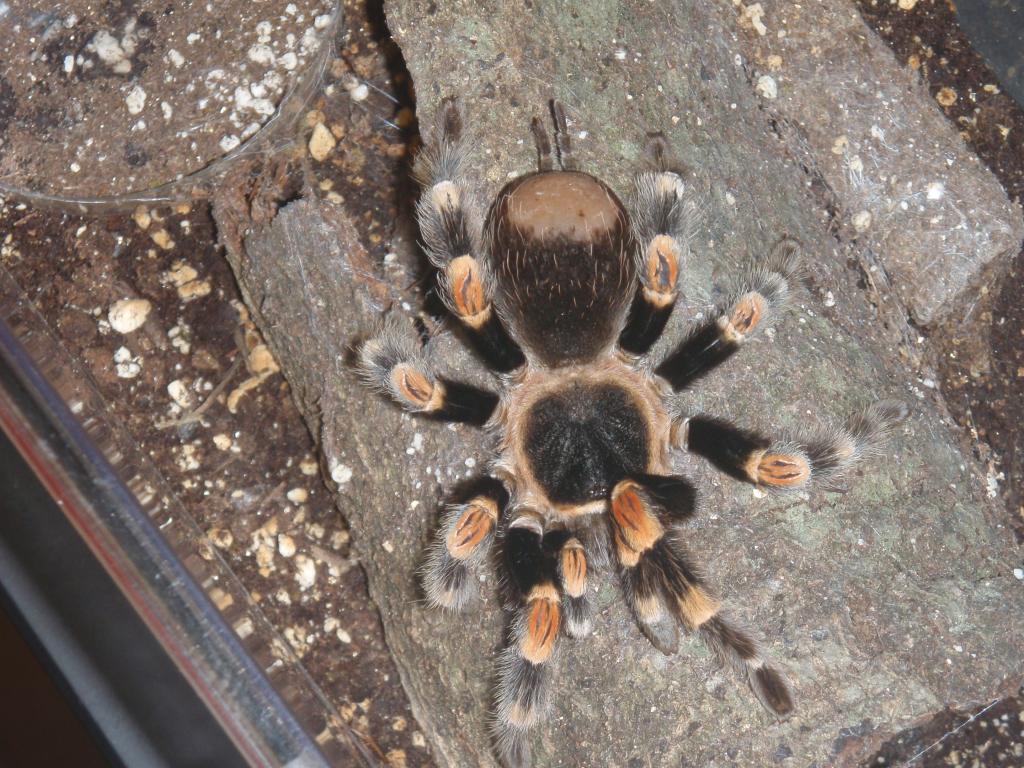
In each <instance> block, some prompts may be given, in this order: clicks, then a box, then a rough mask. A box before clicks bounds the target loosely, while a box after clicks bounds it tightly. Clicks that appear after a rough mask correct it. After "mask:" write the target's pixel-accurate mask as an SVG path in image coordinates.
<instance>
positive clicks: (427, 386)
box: [358, 322, 498, 426]
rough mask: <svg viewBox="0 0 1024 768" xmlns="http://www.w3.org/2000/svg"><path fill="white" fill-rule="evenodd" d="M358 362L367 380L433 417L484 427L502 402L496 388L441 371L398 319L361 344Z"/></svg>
mask: <svg viewBox="0 0 1024 768" xmlns="http://www.w3.org/2000/svg"><path fill="white" fill-rule="evenodd" d="M358 367H359V372H360V374H361V375H362V377H363V380H364V381H365V382H366V383H367V384H369V385H370V386H372V387H374V388H375V389H378V390H380V391H381V392H383V393H384V394H386V395H388V396H389V397H391V398H392V399H393V400H394V401H395V402H397V403H398V404H399V405H401V406H402V407H403V408H405V409H406V410H408V411H411V412H413V413H417V414H420V415H423V416H427V417H429V418H433V419H439V420H441V421H458V422H464V423H467V424H475V425H477V426H483V425H484V424H486V423H487V421H488V420H489V419H490V418H491V415H492V414H493V413H494V409H495V408H497V407H498V396H497V395H496V394H494V393H493V392H488V391H487V390H484V389H479V388H478V387H474V386H471V385H469V384H463V383H461V382H458V381H452V380H451V379H446V378H442V377H439V376H436V375H435V374H434V373H433V371H432V370H431V368H430V365H429V364H428V363H427V360H426V357H425V356H424V354H423V349H422V347H420V345H419V343H418V341H417V340H416V339H414V338H413V337H412V334H411V333H410V332H409V331H408V330H407V329H405V328H402V326H401V325H399V324H398V323H397V322H391V323H388V324H387V325H386V326H385V327H384V328H383V329H382V330H381V332H380V333H379V334H378V335H377V336H376V337H375V338H372V339H369V340H368V341H365V342H364V343H363V344H362V345H361V346H360V348H359V350H358Z"/></svg>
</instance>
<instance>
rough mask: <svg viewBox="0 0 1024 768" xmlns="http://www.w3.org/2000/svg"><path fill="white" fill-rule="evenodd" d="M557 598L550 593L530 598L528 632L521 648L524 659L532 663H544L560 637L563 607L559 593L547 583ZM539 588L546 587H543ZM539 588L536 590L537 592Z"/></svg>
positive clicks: (527, 619)
mask: <svg viewBox="0 0 1024 768" xmlns="http://www.w3.org/2000/svg"><path fill="white" fill-rule="evenodd" d="M546 587H548V588H549V589H550V591H551V592H553V593H554V595H555V598H556V599H554V600H552V599H551V598H550V595H548V594H546V591H545V594H544V595H543V596H539V595H538V596H536V597H533V596H531V599H530V600H529V603H528V605H529V615H528V616H527V618H526V634H525V635H524V636H523V639H522V643H521V644H520V647H519V650H520V652H521V653H522V656H523V658H524V659H526V660H527V661H529V662H530V663H531V664H543V663H544V662H545V661H547V660H548V659H549V658H551V653H552V652H553V651H554V649H555V640H556V639H557V638H558V627H559V623H560V621H561V609H560V608H559V605H558V601H557V596H558V593H557V592H556V591H555V589H554V587H551V585H546ZM539 589H544V588H543V587H541V588H539ZM537 592H538V590H535V591H534V594H537Z"/></svg>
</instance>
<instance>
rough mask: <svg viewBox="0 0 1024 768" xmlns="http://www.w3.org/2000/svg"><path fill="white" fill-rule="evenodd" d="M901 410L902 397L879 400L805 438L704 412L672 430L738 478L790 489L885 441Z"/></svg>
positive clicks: (841, 467) (829, 474)
mask: <svg viewBox="0 0 1024 768" xmlns="http://www.w3.org/2000/svg"><path fill="white" fill-rule="evenodd" d="M906 415H907V407H906V406H905V405H904V404H903V403H900V402H895V401H887V400H883V401H880V402H877V403H874V404H873V405H871V406H869V407H868V408H866V409H864V410H863V411H861V412H860V413H858V414H857V415H855V416H854V417H853V418H852V419H850V421H849V422H848V424H847V425H846V427H844V428H840V429H832V430H828V431H824V432H821V433H820V434H818V435H816V436H814V437H812V438H811V439H809V440H808V441H806V442H793V441H780V442H775V441H773V440H771V439H769V438H767V437H765V436H763V435H760V434H758V433H757V432H752V431H749V430H746V429H741V428H739V427H736V426H733V425H732V424H729V423H728V422H726V421H723V420H721V419H714V418H710V417H707V416H695V417H692V418H688V419H684V420H682V421H681V422H679V423H678V428H676V429H674V430H673V432H674V434H676V436H677V437H676V440H677V441H678V442H679V444H680V447H682V448H686V449H687V450H689V451H691V452H693V453H696V454H697V455H698V456H703V457H704V458H705V459H707V460H708V461H710V462H711V463H712V464H714V465H715V466H716V467H717V468H718V469H720V470H721V471H722V472H725V473H726V474H728V475H731V476H733V477H735V478H737V479H738V480H744V481H746V482H749V483H753V484H755V485H758V486H762V487H768V488H777V489H789V488H799V487H802V486H804V485H806V484H807V483H808V482H810V481H811V480H815V481H820V480H827V479H831V478H834V477H836V476H838V475H840V474H842V473H843V472H845V471H846V470H847V469H849V468H850V467H851V466H852V465H853V464H855V463H856V462H857V461H858V460H859V459H861V458H862V457H863V456H864V455H865V454H869V453H870V452H871V451H872V450H874V449H876V448H877V447H878V446H879V445H880V444H881V443H882V442H884V440H885V438H886V437H887V436H888V435H889V433H890V432H891V431H892V429H893V427H895V426H896V424H898V423H899V422H900V421H902V420H903V419H904V418H905V417H906Z"/></svg>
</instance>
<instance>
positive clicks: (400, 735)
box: [0, 0, 1024, 766]
mask: <svg viewBox="0 0 1024 768" xmlns="http://www.w3.org/2000/svg"><path fill="white" fill-rule="evenodd" d="M236 4H237V5H238V7H239V8H240V9H241V8H242V6H248V4H247V3H237V2H236ZM903 5H911V6H913V8H912V9H911V10H903V9H902V6H903ZM860 6H861V10H862V12H863V14H864V16H865V18H866V19H867V20H868V21H869V23H870V24H871V25H872V26H873V27H874V28H875V29H876V30H877V31H878V32H879V33H880V34H881V35H882V36H883V37H884V38H885V39H886V40H887V41H889V43H890V44H891V45H892V47H893V49H894V51H895V53H896V55H897V56H898V58H899V59H900V60H901V61H904V62H906V64H907V66H908V67H911V68H913V69H915V70H918V71H919V72H920V73H921V76H922V77H923V78H925V80H926V81H927V83H928V84H929V87H930V89H931V92H932V93H933V94H934V95H935V98H936V100H937V101H938V103H939V104H940V105H942V107H943V109H944V110H945V112H946V114H947V116H948V117H949V119H950V120H951V121H953V122H954V123H955V124H956V125H957V128H958V130H960V131H961V134H962V135H963V137H964V139H965V141H967V142H968V143H969V144H970V145H971V146H972V147H973V148H974V149H975V151H976V152H977V153H978V154H979V155H980V156H981V157H982V159H983V160H984V161H985V163H986V164H987V165H988V166H989V167H990V168H991V169H992V171H993V172H994V173H995V174H996V175H997V176H998V177H999V179H1000V180H1001V181H1002V183H1003V184H1004V186H1005V187H1006V189H1007V192H1008V193H1009V195H1010V196H1011V198H1013V199H1015V200H1017V201H1020V200H1021V197H1022V193H1024V144H1022V142H1021V136H1024V112H1022V110H1021V109H1020V108H1019V107H1018V106H1017V105H1015V104H1014V102H1013V101H1012V100H1011V99H1010V98H1009V97H1008V96H1006V95H1005V94H1003V93H1002V92H1001V91H1000V88H999V86H998V84H997V82H996V80H995V78H994V77H993V76H992V74H991V72H989V70H988V69H987V67H985V65H984V63H983V62H982V61H981V60H980V59H979V58H978V57H977V55H976V54H974V53H973V51H972V50H971V48H970V46H969V44H968V43H967V41H966V39H965V38H964V37H963V36H962V34H961V33H960V32H959V28H958V26H957V25H956V23H955V17H954V16H953V12H952V10H951V8H950V7H949V5H948V4H947V3H945V2H941V1H939V2H919V3H916V4H913V3H909V4H904V3H900V4H899V5H897V4H895V3H890V2H888V1H887V0H885V1H883V0H875V1H872V0H862V1H861V2H860ZM346 11H347V13H348V15H349V22H348V27H349V30H350V31H349V34H348V35H347V36H346V37H345V38H344V43H343V45H342V48H341V50H340V52H339V55H338V57H337V58H336V59H335V60H334V61H332V62H330V64H329V67H328V73H327V81H326V86H327V87H326V90H325V91H324V92H323V94H322V95H321V97H320V98H319V99H318V100H317V101H316V102H315V103H312V104H311V105H310V106H309V109H308V110H307V113H306V121H305V123H304V125H303V126H302V128H301V130H302V132H303V133H302V136H303V140H302V144H301V150H302V151H303V152H304V153H305V154H306V158H305V163H306V165H307V167H308V171H309V176H310V178H315V179H316V180H317V182H316V186H317V188H318V192H319V194H324V195H337V196H339V197H341V198H342V199H344V200H345V201H346V203H347V204H348V205H349V207H350V209H351V210H352V212H353V216H354V218H355V219H356V221H357V224H358V225H359V226H360V228H361V231H362V234H363V236H364V243H365V245H366V247H367V249H368V250H369V251H370V254H371V256H372V257H374V258H378V259H381V260H383V259H384V258H385V256H386V253H387V249H388V241H389V227H390V222H391V221H392V220H393V218H394V213H395V207H396V197H397V195H396V193H395V190H396V189H397V188H398V187H399V186H400V184H399V178H400V177H401V173H402V172H403V170H402V169H403V168H404V167H405V163H406V159H407V156H408V152H409V150H410V148H411V147H412V146H413V144H414V143H415V137H414V135H413V134H412V132H411V130H410V127H411V126H412V124H413V122H414V121H413V118H412V113H411V111H410V110H409V108H408V107H404V106H403V102H404V101H405V100H407V99H404V98H403V97H402V96H401V95H400V94H402V93H403V92H404V90H405V89H406V88H407V86H408V83H407V82H402V81H401V72H400V64H399V63H398V62H400V57H399V56H398V54H397V52H396V51H395V50H394V49H393V48H390V47H389V46H388V44H387V43H386V39H385V32H384V30H383V27H382V26H381V25H382V19H381V16H380V12H379V11H374V12H371V13H369V14H368V13H367V11H366V9H365V8H364V7H363V6H362V5H361V4H359V3H356V2H352V3H350V4H348V7H347V8H346ZM229 16H230V14H229V13H227V12H226V11H225V12H224V13H223V17H224V18H227V17H229ZM229 54H230V51H229V50H228V49H225V55H229ZM63 61H64V59H63V58H61V66H64V64H63ZM4 88H5V85H4V81H3V80H0V131H2V129H3V125H4V115H5V114H6V112H9V111H10V110H5V107H4V99H5V98H8V99H9V98H10V96H6V97H5V95H4V94H5V90H4ZM377 88H380V89H381V90H382V91H387V92H388V94H396V95H397V101H394V100H393V97H392V96H391V95H386V94H382V93H380V92H378V91H377V90H376V89H377ZM410 98H411V97H410ZM123 129H124V131H123V133H122V134H117V135H116V140H117V142H118V143H119V144H124V145H128V144H129V143H130V142H131V140H132V134H131V129H130V126H129V125H128V124H127V123H126V124H125V125H124V126H123ZM171 149H173V148H171ZM171 149H168V151H171ZM5 151H6V152H8V153H11V152H16V149H14V148H12V147H11V146H8V147H7V148H6V149H5ZM210 151H211V152H212V151H213V150H212V149H211V150H210ZM123 159H124V161H125V162H126V163H127V164H128V165H129V166H131V167H132V168H138V167H140V166H138V165H137V164H136V163H135V162H133V161H132V158H131V157H129V156H128V155H125V157H124V158H123ZM118 162H120V159H119V160H118ZM124 170H125V172H126V173H127V172H129V170H130V169H128V168H126V169H124ZM131 172H135V171H131ZM216 235H217V233H216V231H215V229H214V226H213V223H212V219H211V216H210V214H209V210H208V208H207V207H206V206H205V205H204V204H203V203H194V204H192V205H190V206H178V207H172V208H160V207H141V208H133V209H130V210H127V211H123V212H111V213H108V214H104V215H94V216H77V215H69V214H66V213H63V212H60V211H55V210H47V209H42V208H32V207H29V206H26V205H24V204H20V203H19V202H17V201H16V200H13V199H9V200H7V201H6V202H5V203H4V204H3V206H2V207H0V265H2V266H3V267H4V268H6V269H8V270H10V271H11V273H12V274H13V275H14V276H15V277H16V279H17V280H18V281H19V283H20V284H21V285H22V286H23V288H24V289H25V290H26V292H27V293H28V296H29V298H30V299H31V301H32V302H33V303H34V304H35V306H36V307H37V308H38V309H39V311H40V312H41V313H42V314H43V315H44V316H45V317H46V319H47V321H48V322H49V324H50V326H51V328H52V329H54V331H55V332H56V334H57V335H58V336H59V338H60V339H61V341H62V342H63V343H64V344H65V345H66V346H67V348H68V349H69V350H70V351H71V352H72V353H74V354H76V355H78V356H79V357H81V359H82V360H84V361H85V362H86V363H87V365H88V369H89V371H90V372H91V374H92V375H93V377H94V378H95V379H96V381H97V383H98V384H99V387H100V390H101V392H102V394H103V395H104V397H105V398H106V399H107V401H108V402H109V403H110V404H111V407H112V408H113V410H114V412H115V414H116V416H117V418H119V419H120V420H121V421H122V423H123V424H124V425H125V426H126V428H127V429H128V430H129V431H130V433H131V435H132V436H133V438H134V439H135V440H136V441H137V443H138V444H139V446H140V449H141V450H143V451H145V452H146V453H147V454H148V455H149V456H150V458H151V459H152V460H153V462H154V463H155V464H156V465H157V467H158V468H159V469H160V470H161V472H162V473H163V474H164V475H165V477H167V478H169V479H170V480H171V483H172V485H173V486H174V487H175V489H176V490H177V492H178V494H179V495H180V497H181V499H182V500H183V501H184V502H185V503H186V504H187V506H188V508H189V510H190V511H191V513H192V515H193V516H194V517H195V519H196V520H197V522H198V523H199V525H200V527H201V528H202V530H203V531H205V532H206V534H207V537H208V539H209V542H210V543H211V544H212V545H213V546H214V547H216V548H217V549H219V550H220V551H221V554H222V555H223V556H224V557H225V558H226V560H227V562H228V563H229V565H230V566H231V568H232V569H233V570H234V571H235V572H236V573H237V574H238V575H239V577H240V578H241V579H242V581H243V582H244V584H245V586H246V587H247V589H248V590H249V591H250V592H251V593H252V595H253V597H254V599H255V600H256V602H257V603H258V605H259V606H260V607H261V609H262V610H263V611H264V612H265V613H266V614H267V616H268V617H269V618H270V620H271V621H272V622H273V624H274V626H275V627H276V628H277V629H278V631H279V632H280V633H281V634H282V636H283V637H284V638H285V639H286V641H287V642H288V643H289V644H290V645H291V647H292V650H293V651H294V652H295V653H296V654H297V655H298V656H299V657H300V658H301V659H302V662H303V664H304V666H305V667H306V668H307V669H308V670H309V672H310V674H311V675H312V676H313V678H314V679H315V680H316V681H317V683H318V684H319V686H320V687H321V688H322V690H323V691H324V692H325V693H326V694H327V696H328V698H329V700H330V702H331V703H332V705H333V706H334V707H336V708H337V710H338V711H339V712H340V713H341V714H342V716H343V717H344V718H345V719H346V720H347V721H348V722H349V723H350V724H351V725H352V726H353V727H354V728H355V729H356V731H357V732H358V733H359V734H361V735H362V737H363V738H364V739H365V741H366V743H367V744H368V745H370V747H371V749H372V750H373V751H374V752H376V754H377V755H378V756H379V757H380V759H381V761H382V762H384V763H386V764H388V765H392V766H427V765H432V764H433V761H432V759H431V756H430V753H429V750H428V748H427V746H426V742H425V739H424V736H423V734H422V733H421V732H420V731H419V730H418V728H417V724H416V722H415V720H414V718H413V716H412V714H411V712H410V710H409V705H408V702H407V700H406V697H405V694H404V691H403V690H402V687H401V684H400V681H399V680H398V676H397V671H396V668H395V666H394V664H393V662H392V660H391V658H390V656H389V654H388V650H387V646H386V644H385V641H384V637H383V633H382V630H381V627H380V622H379V618H378V616H377V613H376V608H375V606H374V605H373V603H372V602H371V600H370V598H369V595H368V593H367V589H366V583H365V578H364V576H363V573H362V570H361V569H360V567H359V565H358V563H357V562H355V561H354V560H353V559H352V558H351V556H350V553H349V541H348V535H347V532H346V529H345V527H344V523H343V521H342V520H341V518H340V516H339V515H338V512H337V510H336V509H335V507H334V506H333V503H332V501H331V498H330V495H329V493H328V492H327V490H326V488H325V487H324V485H323V484H322V482H321V480H320V476H319V465H318V463H317V460H316V457H315V456H314V455H313V453H312V451H313V446H312V442H311V440H310V437H309V435H308V433H307V432H306V428H305V425H304V423H303V421H302V419H301V417H300V415H299V413H298V411H297V409H296V407H295V406H294V404H293V403H292V400H291V398H290V395H289V392H288V385H287V383H286V382H285V381H284V380H283V378H282V377H281V376H280V374H279V373H277V372H276V365H275V364H274V361H273V359H272V358H270V357H269V355H267V354H266V350H265V348H263V347H262V341H261V339H260V337H259V334H258V331H256V329H255V328H254V327H253V326H252V324H251V322H250V321H249V319H248V314H247V312H246V311H245V309H244V306H243V305H242V303H241V297H240V296H239V293H238V289H237V287H236V285H235V282H234V279H233V277H232V275H231V273H230V271H229V269H228V266H227V264H226V262H225V261H224V259H223V257H222V255H221V253H220V252H219V249H218V247H217V245H216V241H217V238H216ZM1022 291H1024V253H1022V254H1021V255H1018V256H1017V258H1016V259H1015V260H1014V262H1013V267H1012V269H1011V272H1010V273H1009V275H1008V276H1007V278H1006V279H1005V280H1004V281H1003V282H1002V283H1001V285H1000V286H999V287H998V288H997V290H995V291H993V292H991V293H990V294H989V295H988V296H987V297H986V298H985V300H984V301H982V302H979V304H978V305H977V306H976V307H974V308H972V310H971V311H970V312H969V313H968V315H967V316H966V317H963V318H957V319H956V322H957V324H956V326H955V327H954V326H950V327H949V328H946V329H942V330H940V331H939V332H936V333H934V334H933V335H932V336H931V339H930V342H931V348H932V349H933V351H934V359H933V362H934V364H935V366H936V368H937V370H938V371H939V372H940V376H939V380H938V381H937V386H939V387H940V388H941V389H942V392H943V394H944V395H945V398H946V400H947V402H948V404H949V407H950V410H951V411H952V413H953V414H954V415H955V417H956V418H957V420H958V422H959V423H960V424H961V426H962V427H963V430H964V432H963V435H964V441H965V444H967V445H969V446H970V448H971V450H973V451H974V452H975V453H976V454H977V455H978V457H979V458H980V460H981V461H982V462H983V463H984V464H986V465H987V466H988V467H989V477H990V489H991V493H992V494H994V495H998V496H1000V497H1001V498H1002V499H1003V500H1004V501H1005V503H1006V508H1007V516H1008V520H1009V522H1010V523H1011V524H1012V525H1013V526H1014V528H1015V530H1016V531H1017V533H1018V536H1019V537H1021V538H1022V539H1024V487H1022V485H1021V481H1020V478H1021V477H1024V430H1021V429H1020V426H1019V425H1020V424H1021V423H1024V304H1022V303H1021V302H1020V300H1019V296H1020V295H1021V293H1022ZM1021 708H1022V700H1021V699H1020V698H1009V699H1004V700H1002V701H998V702H992V703H990V707H989V708H986V709H984V710H983V709H982V708H981V707H979V709H977V710H975V711H974V712H943V713H939V714H937V715H936V717H935V718H934V719H933V720H932V721H931V722H928V723H925V724H922V725H921V727H919V728H916V729H912V730H910V731H907V732H905V733H903V734H901V735H900V736H899V737H898V738H896V739H894V740H892V741H891V742H889V743H888V744H886V745H885V746H884V747H883V748H882V749H881V750H880V751H879V753H878V754H877V756H876V757H875V758H873V760H872V762H870V765H904V764H908V763H909V764H913V765H920V766H948V765H954V766H956V765H986V766H987V765H1006V766H1010V765H1024V756H1022V753H1024V747H1022V738H1021V728H1022V723H1021V720H1020V717H1021V715H1020V713H1021ZM777 760H778V762H779V763H780V764H783V765H785V764H787V762H786V756H785V755H779V756H777Z"/></svg>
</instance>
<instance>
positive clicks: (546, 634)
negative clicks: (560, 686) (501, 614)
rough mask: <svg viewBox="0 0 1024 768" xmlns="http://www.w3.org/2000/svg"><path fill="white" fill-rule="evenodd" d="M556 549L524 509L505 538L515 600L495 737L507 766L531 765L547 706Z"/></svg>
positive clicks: (556, 605)
mask: <svg viewBox="0 0 1024 768" xmlns="http://www.w3.org/2000/svg"><path fill="white" fill-rule="evenodd" d="M556 555H557V553H556V552H554V551H552V549H551V548H548V547H545V546H544V532H543V523H542V520H541V518H540V517H539V516H538V515H536V514H535V513H533V512H532V511H528V510H523V511H520V512H519V513H518V514H517V515H516V516H514V517H513V518H512V520H511V522H510V523H509V525H508V528H507V530H506V532H505V537H504V547H503V552H502V567H503V570H504V578H505V580H506V582H507V586H508V587H509V589H510V592H511V595H510V597H511V599H512V600H514V602H515V608H514V614H513V617H512V622H511V627H510V631H509V644H508V645H507V646H506V648H505V649H504V651H502V654H501V657H500V659H499V661H498V674H497V684H496V690H495V712H494V736H495V743H496V746H497V751H498V754H499V757H501V759H502V762H503V763H504V764H505V765H507V766H515V767H516V768H520V767H523V768H525V766H528V765H529V764H530V748H529V742H528V731H529V730H530V728H532V727H533V726H534V725H536V724H537V722H538V721H539V720H540V718H541V717H542V716H543V714H544V712H545V711H546V709H547V704H548V698H549V689H550V679H551V670H552V664H553V663H554V661H555V657H556V655H557V650H558V636H559V631H560V629H561V626H562V621H563V616H562V595H561V593H560V592H559V589H558V583H559V574H558V569H559V564H558V557H557V556H556Z"/></svg>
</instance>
